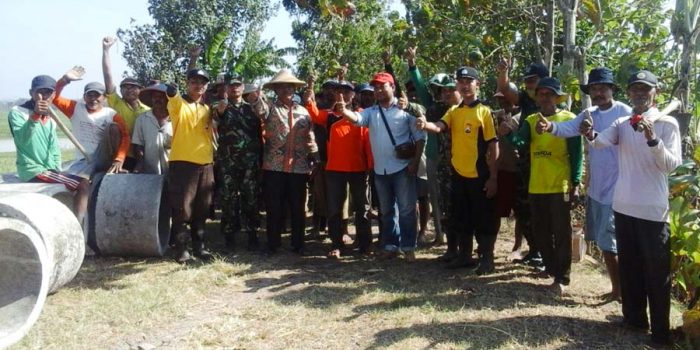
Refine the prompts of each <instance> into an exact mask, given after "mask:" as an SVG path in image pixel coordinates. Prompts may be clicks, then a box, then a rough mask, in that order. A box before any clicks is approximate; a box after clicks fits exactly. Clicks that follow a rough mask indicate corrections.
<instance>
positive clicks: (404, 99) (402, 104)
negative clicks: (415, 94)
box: [399, 90, 408, 110]
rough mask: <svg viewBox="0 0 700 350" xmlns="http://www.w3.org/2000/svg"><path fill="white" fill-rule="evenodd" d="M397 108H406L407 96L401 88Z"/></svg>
mask: <svg viewBox="0 0 700 350" xmlns="http://www.w3.org/2000/svg"><path fill="white" fill-rule="evenodd" d="M399 108H400V109H403V110H405V109H406V108H408V96H406V92H404V91H403V90H401V97H399Z"/></svg>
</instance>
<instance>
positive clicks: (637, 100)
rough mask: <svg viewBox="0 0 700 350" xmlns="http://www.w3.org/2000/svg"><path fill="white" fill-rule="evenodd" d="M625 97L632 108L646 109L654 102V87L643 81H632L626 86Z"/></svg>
mask: <svg viewBox="0 0 700 350" xmlns="http://www.w3.org/2000/svg"><path fill="white" fill-rule="evenodd" d="M627 97H628V98H629V100H630V103H631V104H632V107H633V108H634V109H642V110H646V109H648V108H649V107H651V106H652V105H653V104H654V99H655V97H656V88H654V87H652V86H649V85H647V84H644V83H634V84H632V85H630V86H629V87H627Z"/></svg>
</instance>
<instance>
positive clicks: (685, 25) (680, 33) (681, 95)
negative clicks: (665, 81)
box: [671, 0, 700, 144]
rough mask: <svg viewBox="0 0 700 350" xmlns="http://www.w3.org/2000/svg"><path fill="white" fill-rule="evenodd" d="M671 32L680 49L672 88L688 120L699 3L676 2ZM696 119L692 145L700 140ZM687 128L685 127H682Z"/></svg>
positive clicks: (699, 39)
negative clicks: (674, 82) (676, 74)
mask: <svg viewBox="0 0 700 350" xmlns="http://www.w3.org/2000/svg"><path fill="white" fill-rule="evenodd" d="M671 32H672V33H673V37H674V38H675V40H676V43H677V44H678V45H680V46H681V47H682V51H681V55H680V62H679V64H678V81H677V82H676V84H675V86H674V96H676V97H678V99H680V100H681V103H682V104H681V110H680V115H684V116H686V117H687V118H690V111H691V108H692V104H691V103H692V101H691V100H690V92H691V81H694V80H695V79H692V72H691V68H692V67H694V64H693V63H694V62H695V61H696V59H697V55H698V54H699V53H700V45H699V44H700V1H696V0H677V1H676V10H675V12H674V15H673V20H672V21H671ZM699 85H700V84H697V83H696V84H695V88H696V94H695V105H696V107H697V106H698V105H700V104H699V103H698V99H700V97H698V94H697V90H698V86H699ZM698 118H700V116H698V115H696V117H695V118H694V119H695V120H694V121H693V123H691V125H692V126H693V127H692V128H691V130H692V132H691V133H690V137H691V139H692V140H693V143H695V144H697V142H699V141H700V140H699V139H700V135H698V133H699V132H700V130H698V125H700V123H699V122H698ZM684 126H687V125H684Z"/></svg>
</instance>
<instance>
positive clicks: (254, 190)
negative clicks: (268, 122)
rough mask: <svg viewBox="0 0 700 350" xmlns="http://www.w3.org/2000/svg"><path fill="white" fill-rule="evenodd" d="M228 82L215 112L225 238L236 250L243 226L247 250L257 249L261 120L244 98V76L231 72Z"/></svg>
mask: <svg viewBox="0 0 700 350" xmlns="http://www.w3.org/2000/svg"><path fill="white" fill-rule="evenodd" d="M226 85H227V89H226V90H227V94H228V101H227V103H226V102H223V104H225V105H226V107H225V109H224V107H221V108H219V109H217V112H216V113H215V115H214V117H215V120H216V121H217V122H218V131H219V139H218V141H219V142H218V143H219V148H218V149H217V151H216V162H217V163H218V164H219V167H220V169H221V170H220V171H221V173H220V175H221V180H222V181H221V182H222V184H221V189H220V190H221V192H220V194H221V198H220V200H221V233H222V235H224V237H225V239H226V247H227V248H228V249H230V250H233V249H234V247H235V235H236V233H237V232H239V231H240V230H241V229H243V230H244V231H245V232H246V233H247V234H248V250H255V249H257V247H258V236H257V232H258V229H259V228H260V214H259V212H258V208H259V207H260V203H259V201H260V198H261V197H262V195H261V190H260V176H261V170H260V169H261V162H262V149H263V143H262V131H261V121H260V118H259V117H258V116H257V114H256V113H255V112H254V111H253V108H252V107H251V106H250V105H249V104H248V103H247V102H245V101H243V87H244V85H243V82H242V81H241V78H240V77H238V76H232V77H231V78H230V79H228V80H227V81H226ZM220 103H222V102H220ZM221 110H223V112H220V111H221Z"/></svg>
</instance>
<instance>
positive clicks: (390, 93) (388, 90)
mask: <svg viewBox="0 0 700 350" xmlns="http://www.w3.org/2000/svg"><path fill="white" fill-rule="evenodd" d="M372 86H373V87H374V98H375V99H376V100H377V102H379V103H382V102H384V103H386V102H389V101H391V100H392V99H393V98H394V84H392V83H389V82H386V83H375V84H374V85H372Z"/></svg>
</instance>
